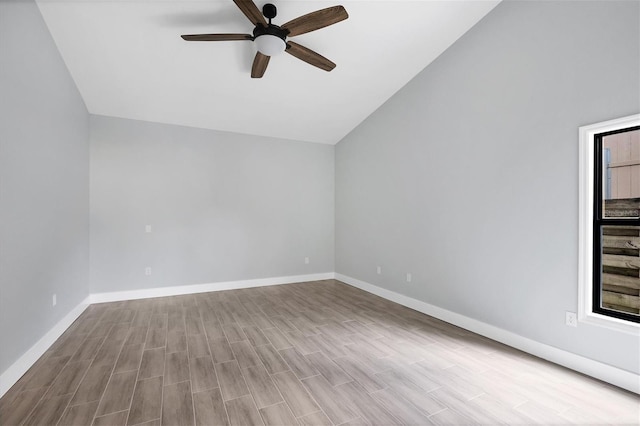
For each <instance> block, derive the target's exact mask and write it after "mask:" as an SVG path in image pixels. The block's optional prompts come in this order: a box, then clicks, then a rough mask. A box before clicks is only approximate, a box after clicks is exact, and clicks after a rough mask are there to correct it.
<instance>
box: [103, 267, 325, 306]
mask: <svg viewBox="0 0 640 426" xmlns="http://www.w3.org/2000/svg"><path fill="white" fill-rule="evenodd" d="M334 277H335V273H333V272H325V273H321V274H309V275H292V276H288V277H273V278H259V279H254V280H240V281H225V282H217V283H206V284H193V285H182V286H174V287H155V288H147V289H141V290H129V291H115V292H111V293H93V294H91V296H90V301H91V303H105V302H117V301H120V300H134V299H149V298H152V297H165V296H177V295H181V294H194V293H206V292H209V291H221V290H236V289H239V288H251V287H264V286H268V285H278V284H292V283H302V282H307V281H321V280H328V279H332V278H334Z"/></svg>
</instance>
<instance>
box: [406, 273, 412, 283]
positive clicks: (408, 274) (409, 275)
mask: <svg viewBox="0 0 640 426" xmlns="http://www.w3.org/2000/svg"><path fill="white" fill-rule="evenodd" d="M412 279H413V277H412V276H411V273H410V272H407V282H408V283H410V282H411V280H412Z"/></svg>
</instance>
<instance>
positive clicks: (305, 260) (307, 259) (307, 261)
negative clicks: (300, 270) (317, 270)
mask: <svg viewBox="0 0 640 426" xmlns="http://www.w3.org/2000/svg"><path fill="white" fill-rule="evenodd" d="M304 263H305V265H308V264H309V258H308V257H305V258H304Z"/></svg>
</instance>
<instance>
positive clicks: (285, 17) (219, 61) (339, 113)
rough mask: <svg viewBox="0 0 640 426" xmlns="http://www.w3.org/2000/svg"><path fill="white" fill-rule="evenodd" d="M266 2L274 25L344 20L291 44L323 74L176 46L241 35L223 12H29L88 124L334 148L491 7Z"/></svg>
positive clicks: (146, 8) (215, 5)
mask: <svg viewBox="0 0 640 426" xmlns="http://www.w3.org/2000/svg"><path fill="white" fill-rule="evenodd" d="M271 2H272V3H274V4H276V6H277V8H278V16H277V17H276V18H275V19H274V20H273V23H274V24H282V23H284V22H287V21H289V20H291V19H293V18H295V17H297V16H300V15H304V14H306V13H309V12H312V11H314V10H317V9H322V8H325V7H328V6H332V5H335V4H342V5H343V6H344V7H345V8H346V9H347V11H348V13H349V19H347V20H345V21H342V22H340V23H337V24H335V25H333V26H330V27H326V28H323V29H320V30H318V31H315V32H312V33H308V34H303V35H300V36H297V37H295V38H294V39H293V40H294V41H295V42H297V43H299V44H302V45H304V46H306V47H308V48H310V49H313V50H315V51H316V52H318V53H320V54H322V55H324V56H326V57H327V58H329V59H331V60H332V61H333V62H335V63H336V64H337V67H336V68H335V69H334V70H333V71H332V72H325V71H322V70H320V69H318V68H315V67H312V66H310V65H308V64H306V63H304V62H302V61H300V60H298V59H296V58H295V57H293V56H291V55H288V54H282V55H280V56H275V57H272V58H271V61H270V63H269V67H268V69H267V71H266V73H265V75H264V77H263V78H261V79H252V78H250V70H251V64H252V62H253V58H254V55H255V51H256V50H255V46H254V43H253V42H251V41H226V42H186V41H184V40H182V39H181V38H180V35H181V34H194V33H251V31H252V29H253V25H252V24H251V23H250V22H249V21H248V20H247V18H246V17H245V16H244V15H243V14H242V13H241V12H240V10H239V9H238V8H237V7H236V5H235V4H234V3H233V1H231V0H198V1H189V0H169V1H163V0H157V1H150V0H144V1H141V0H109V1H105V0H83V1H78V0H38V5H39V7H40V10H41V12H42V15H43V17H44V19H45V21H46V23H47V26H48V27H49V30H50V31H51V34H52V35H53V38H54V40H55V42H56V44H57V46H58V49H59V50H60V52H61V54H62V57H63V59H64V61H65V63H66V64H67V67H68V68H69V71H70V73H71V75H72V76H73V78H74V80H75V82H76V84H77V86H78V89H79V90H80V93H81V94H82V97H83V98H84V100H85V102H86V105H87V108H88V109H89V112H90V113H92V114H99V115H108V116H114V117H122V118H130V119H135V120H145V121H153V122H160V123H169V124H176V125H184V126H193V127H201V128H207V129H215V130H222V131H230V132H238V133H246V134H253V135H261V136H268V137H275V138H285V139H293V140H299V141H309V142H320V143H329V144H335V143H337V142H338V141H340V139H342V138H343V137H344V136H345V135H346V134H347V133H349V132H350V131H351V130H352V129H353V128H355V127H356V126H357V125H358V124H359V123H361V122H362V121H363V120H364V119H365V118H366V117H367V116H369V114H371V113H372V112H373V111H374V110H375V109H377V108H378V107H379V106H380V105H382V104H383V103H384V102H385V101H386V100H387V99H389V98H390V97H391V96H392V95H393V94H394V93H395V92H397V91H398V90H399V89H400V88H401V87H402V86H404V85H405V84H406V83H407V82H408V81H409V80H410V79H411V78H413V77H414V76H415V75H416V74H417V73H419V72H420V71H421V70H422V69H423V68H425V67H426V66H427V65H428V64H429V63H430V62H432V61H433V60H434V59H435V58H436V57H437V56H438V55H440V54H441V53H442V52H443V51H444V50H445V49H447V48H448V47H449V46H450V45H451V44H453V43H454V42H455V41H456V40H457V39H458V38H459V37H460V36H461V35H462V34H464V33H465V32H466V31H467V30H469V28H471V27H472V26H473V25H475V24H476V23H477V22H478V21H479V20H480V19H481V18H482V17H483V16H485V15H486V14H487V13H488V12H489V11H490V10H491V9H492V8H493V7H495V6H496V4H497V3H498V2H499V1H496V0H492V1H458V0H448V1H400V0H395V1H340V0H335V1H307V0H304V1H300V0H298V1H290V0H288V1H279V0H272V1H271ZM264 3H267V1H256V4H257V5H258V7H259V8H262V5H263V4H264ZM425 96H426V95H425Z"/></svg>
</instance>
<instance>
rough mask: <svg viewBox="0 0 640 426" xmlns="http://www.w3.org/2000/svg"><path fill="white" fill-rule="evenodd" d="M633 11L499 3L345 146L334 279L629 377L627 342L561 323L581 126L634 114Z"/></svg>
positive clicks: (569, 273) (339, 155) (569, 302)
mask: <svg viewBox="0 0 640 426" xmlns="http://www.w3.org/2000/svg"><path fill="white" fill-rule="evenodd" d="M639 5H640V3H638V2H636V1H628V2H567V1H556V2H523V1H518V2H510V1H509V2H503V3H502V4H500V5H499V6H498V7H497V8H496V9H494V11H492V12H491V13H490V14H489V15H487V17H485V18H484V19H483V20H482V21H481V22H480V23H478V24H477V25H476V26H475V27H474V28H472V29H471V31H469V32H468V33H467V34H465V35H464V36H463V37H462V38H461V39H460V40H459V41H458V42H457V43H455V44H454V45H453V46H452V47H451V48H450V49H449V50H447V51H446V52H445V53H444V54H443V55H441V56H440V57H439V58H438V59H437V60H436V61H435V62H434V63H432V64H431V65H430V66H428V67H427V68H426V69H425V70H423V71H422V72H421V73H420V74H419V75H418V76H417V77H416V78H415V79H414V80H412V81H411V82H410V83H409V84H407V85H406V86H405V87H404V88H403V89H402V90H401V91H400V92H399V93H397V94H396V95H395V96H394V97H392V98H391V99H390V100H389V101H388V102H387V103H385V104H384V105H383V106H382V107H381V108H380V109H379V110H378V111H376V112H375V113H374V114H373V115H372V116H370V117H369V118H368V119H367V120H366V121H365V122H363V123H362V124H361V125H360V126H359V127H357V128H356V129H355V130H354V131H353V132H352V133H351V134H349V135H348V136H347V137H346V138H345V139H343V140H342V141H341V142H340V143H339V144H338V145H337V147H336V263H337V265H336V270H337V272H339V273H342V274H345V275H347V276H351V277H354V278H358V279H361V280H364V281H367V282H370V283H372V284H375V285H378V286H381V287H384V288H386V289H389V290H392V291H396V292H398V293H402V294H405V295H408V296H411V297H414V298H416V299H419V300H422V301H425V302H427V303H430V304H433V305H436V306H439V307H442V308H445V309H448V310H451V311H454V312H457V313H460V314H463V315H466V316H468V317H471V318H475V319H477V320H480V321H483V322H486V323H489V324H492V325H494V326H497V327H500V328H503V329H506V330H509V331H512V332H515V333H517V334H519V335H522V336H525V337H528V338H531V339H534V340H537V341H539V342H542V343H546V344H549V345H552V346H555V347H558V348H561V349H564V350H567V351H570V352H574V353H577V354H581V355H583V356H586V357H589V358H592V359H595V360H598V361H602V362H605V363H608V364H610V365H613V366H617V367H620V368H623V369H626V370H628V371H632V372H636V373H637V372H638V371H639V368H640V359H639V357H640V355H639V354H640V350H639V349H640V345H639V341H638V338H637V337H635V338H634V337H633V336H631V335H627V334H623V333H619V332H614V331H608V330H607V329H603V328H597V327H593V326H587V325H582V324H581V325H580V326H579V327H578V328H571V327H567V326H565V325H564V315H565V311H573V312H575V311H576V310H577V291H578V290H577V281H578V278H577V274H578V233H577V232H578V127H579V126H581V125H585V124H590V123H595V122H599V121H603V120H608V119H612V118H615V117H621V116H626V115H630V114H633V113H637V112H638V111H639V110H640V100H639V94H640V83H639V81H640V79H639V78H638V76H639V75H640V68H639V64H640V58H639V51H640V45H639V43H640V24H639V16H640V10H639ZM376 265H381V266H382V268H383V269H382V272H383V273H382V275H377V274H376ZM407 272H411V273H412V274H413V282H412V283H411V284H408V283H406V282H405V274H406V273H407Z"/></svg>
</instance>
